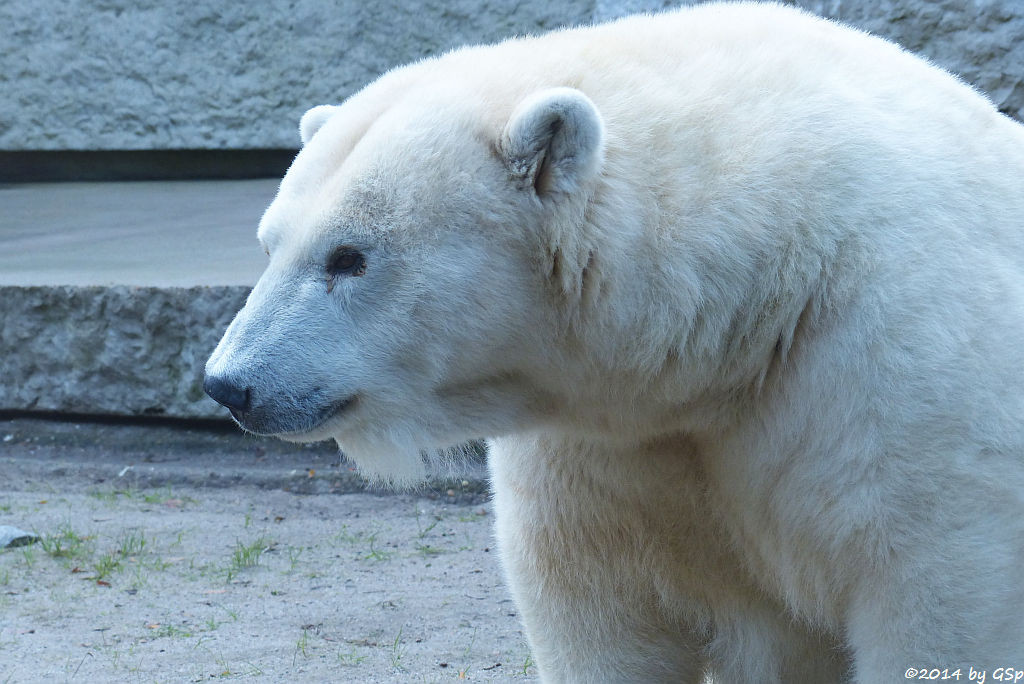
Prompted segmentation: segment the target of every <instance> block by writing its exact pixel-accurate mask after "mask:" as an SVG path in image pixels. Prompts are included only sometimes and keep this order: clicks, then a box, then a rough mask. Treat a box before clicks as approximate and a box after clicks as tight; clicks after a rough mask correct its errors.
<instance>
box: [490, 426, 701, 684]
mask: <svg viewBox="0 0 1024 684" xmlns="http://www.w3.org/2000/svg"><path fill="white" fill-rule="evenodd" d="M565 449H566V445H565V444H553V443H551V442H542V443H537V442H530V441H526V440H502V441H501V442H499V443H498V444H497V445H492V448H491V472H492V483H493V488H494V497H495V510H496V533H497V540H498V545H499V548H500V552H501V558H502V562H503V565H504V569H505V572H506V576H507V579H508V582H509V586H510V589H511V591H512V595H513V597H514V599H515V601H516V605H517V607H518V609H519V611H520V615H521V618H522V621H523V624H524V626H525V629H526V634H527V638H528V640H529V642H530V646H531V649H532V651H533V658H534V660H535V661H536V662H537V666H538V668H539V670H540V674H541V680H542V681H544V682H558V683H563V682H564V683H571V682H579V683H583V682H595V683H596V682H602V683H604V682H673V683H681V684H688V683H692V684H698V683H699V682H701V681H703V676H704V673H705V669H706V662H705V658H704V656H703V647H704V645H705V642H706V637H701V636H700V635H698V633H697V630H695V629H694V628H692V627H691V626H690V625H687V624H685V623H684V622H683V621H682V620H681V619H680V618H679V617H678V613H677V616H676V617H673V616H671V615H669V612H670V611H669V610H666V606H665V605H664V597H663V596H661V595H660V592H659V586H658V580H657V577H658V575H659V573H662V572H664V571H666V570H668V569H667V568H664V567H656V566H658V565H659V564H660V565H663V561H662V560H659V558H657V555H658V553H657V550H655V549H652V548H650V540H649V539H645V538H644V537H645V535H644V534H643V533H644V525H645V523H646V522H647V521H646V520H644V519H643V518H644V517H645V515H646V514H645V513H644V512H643V511H642V510H637V509H635V508H632V507H631V506H630V504H629V503H628V502H627V500H628V497H629V492H633V491H637V489H638V488H636V487H635V486H634V484H631V483H616V486H615V489H616V490H617V493H616V494H615V495H611V496H609V494H610V492H609V489H608V488H607V487H606V485H608V484H610V483H609V482H599V481H596V480H594V479H591V478H590V477H589V471H590V470H591V469H592V468H590V467H589V466H596V467H597V469H598V470H599V471H601V472H602V473H607V470H606V469H604V468H601V467H600V465H601V461H602V459H601V455H599V454H595V453H594V447H593V446H591V447H589V448H588V453H586V454H585V456H586V458H588V459H590V461H589V462H588V463H586V464H581V463H579V462H577V461H575V459H576V457H577V456H581V455H582V454H574V453H567V452H566V451H565ZM595 461H596V463H595ZM611 479H613V480H614V475H612V476H611ZM631 509H632V510H631ZM664 513H665V519H666V520H670V519H671V512H664Z"/></svg>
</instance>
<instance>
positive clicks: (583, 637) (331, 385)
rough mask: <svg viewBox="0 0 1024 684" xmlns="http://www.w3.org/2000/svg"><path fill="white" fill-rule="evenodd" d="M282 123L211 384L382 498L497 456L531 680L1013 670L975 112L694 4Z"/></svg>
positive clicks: (774, 28)
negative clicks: (391, 485) (326, 451)
mask: <svg viewBox="0 0 1024 684" xmlns="http://www.w3.org/2000/svg"><path fill="white" fill-rule="evenodd" d="M314 123H315V124H316V125H314ZM306 129H309V130H308V131H307V130H306ZM314 129H315V130H316V133H315V136H314V135H313V134H312V133H310V132H309V131H313V130H314ZM307 133H309V134H308V135H307ZM303 138H304V139H305V140H306V142H307V144H306V146H305V147H304V149H303V150H302V151H301V152H300V154H299V155H298V157H297V158H296V160H295V163H294V165H293V167H292V168H291V170H290V171H289V172H288V174H287V176H286V177H285V178H284V180H283V181H282V184H281V189H280V192H279V194H278V197H277V198H276V199H275V201H274V203H273V204H272V205H271V207H270V208H269V209H268V210H267V213H266V215H265V216H264V219H263V221H262V222H261V225H260V239H261V241H262V242H263V243H264V245H265V246H266V247H267V248H268V250H269V252H270V255H271V256H270V263H269V266H268V269H267V273H266V274H265V275H264V276H263V278H262V279H261V280H260V282H259V283H258V285H257V286H256V288H255V289H254V291H253V294H252V296H251V297H250V300H249V302H248V304H247V305H246V307H245V309H243V310H242V311H241V312H240V313H239V315H238V317H237V318H236V320H235V321H234V322H233V323H232V325H231V327H230V328H229V330H228V332H227V333H226V334H225V337H224V339H223V340H222V341H221V344H220V345H219V347H218V349H217V351H216V352H215V353H214V355H213V357H212V358H211V360H210V363H209V366H208V371H209V372H210V373H211V374H214V375H218V376H222V377H228V378H231V379H232V380H233V381H234V382H236V383H237V384H239V385H244V386H246V387H248V388H250V390H251V396H252V397H253V413H252V417H251V420H248V419H246V420H243V424H246V422H247V420H248V423H249V425H248V426H249V427H250V428H251V429H254V430H256V431H262V432H268V433H275V434H282V433H286V434H282V436H285V437H287V438H290V439H323V438H327V437H334V438H335V439H337V441H338V443H339V444H340V445H341V447H342V448H343V449H344V450H345V452H346V453H347V454H348V455H349V456H351V457H352V458H354V459H355V460H356V461H357V462H358V463H359V464H360V465H361V467H362V468H363V469H364V470H365V471H366V472H368V473H370V474H373V475H376V476H379V477H382V478H384V479H389V480H392V481H395V482H408V481H411V480H414V479H415V478H416V477H418V476H420V474H421V473H422V460H421V453H422V452H423V451H424V450H426V451H430V450H434V449H437V448H443V447H447V446H450V445H452V444H456V443H458V442H460V441H462V440H465V439H468V438H472V437H480V436H490V437H493V438H494V439H493V441H492V448H491V455H490V463H491V470H492V475H493V483H494V495H495V504H496V509H497V533H498V539H499V542H500V546H501V550H502V557H503V561H504V564H505V568H506V570H507V572H508V579H509V583H510V586H511V589H512V592H513V594H514V596H515V599H516V602H517V604H518V606H519V609H520V611H521V613H522V615H523V619H524V623H525V625H526V630H527V633H528V635H529V638H530V642H531V644H532V646H533V649H534V651H535V657H536V661H537V663H538V665H539V667H540V670H541V673H542V677H543V679H545V680H546V681H558V682H561V681H566V682H569V681H575V682H606V681H644V682H652V681H666V682H698V681H701V679H702V678H703V677H704V676H705V674H708V673H710V674H711V675H713V676H714V677H715V678H716V681H719V682H724V683H726V684H729V683H734V682H741V683H742V682H787V683H788V682H797V683H800V682H803V683H814V684H821V683H825V682H837V681H845V680H846V679H849V680H851V681H854V682H858V683H860V684H875V683H878V682H896V681H903V680H904V672H905V670H906V669H907V668H908V667H918V668H921V667H928V668H931V667H938V668H947V667H948V668H950V669H951V670H953V669H955V668H957V667H960V668H964V672H966V668H968V667H971V666H973V667H974V668H976V669H977V668H988V669H989V671H990V672H991V670H992V669H993V668H995V667H1000V666H1006V665H1015V666H1017V667H1018V668H1024V343H1022V340H1024V128H1022V127H1021V126H1020V125H1019V124H1017V123H1014V122H1012V121H1011V120H1009V119H1007V118H1005V117H1003V116H1001V115H1000V114H998V113H997V112H996V111H995V110H994V108H993V107H992V105H991V104H990V103H989V102H988V101H987V100H986V99H985V98H983V97H982V96H980V95H978V94H977V93H975V92H973V91H972V90H971V89H970V88H968V87H967V86H965V85H963V84H962V83H960V82H958V81H957V80H956V79H955V78H953V77H952V76H950V75H948V74H946V73H944V72H942V71H941V70H939V69H937V68H935V67H933V66H930V65H929V64H927V63H925V62H923V61H921V60H919V59H917V58H914V57H912V56H910V55H908V54H906V53H905V52H903V51H901V50H900V49H899V48H897V47H896V46H894V45H892V44H890V43H887V42H884V41H882V40H879V39H876V38H873V37H870V36H868V35H865V34H863V33H860V32H857V31H853V30H850V29H847V28H843V27H840V26H837V25H835V24H832V23H829V22H825V21H822V20H819V19H816V18H813V17H811V16H809V15H805V14H803V13H799V12H797V11H794V10H790V9H785V8H782V7H778V6H774V5H756V4H731V5H714V4H712V5H704V6H700V7H695V8H692V9H687V10H682V11H678V12H674V13H670V14H664V15H657V16H640V17H634V18H629V19H625V20H622V21H619V22H615V23H612V24H608V25H604V26H598V27H594V28H583V29H573V30H566V31H561V32H557V33H553V34H550V35H547V36H542V37H538V38H526V39H520V40H513V41H508V42H505V43H502V44H500V45H496V46H491V47H480V48H467V49H463V50H458V51H455V52H453V53H450V54H448V55H445V56H443V57H440V58H436V59H430V60H425V61H423V62H420V63H417V64H414V65H410V66H408V67H404V68H402V69H397V70H395V71H393V72H391V73H389V74H387V75H385V76H383V77H382V78H381V79H380V80H378V81H377V82H375V83H373V84H371V85H370V86H368V87H367V88H366V89H364V90H363V91H362V92H360V93H358V94H357V95H355V96H353V97H352V98H350V99H349V100H348V101H347V102H345V103H344V104H343V105H341V106H340V107H339V108H338V109H337V110H330V116H323V117H322V116H321V115H320V114H317V115H316V116H314V117H312V118H310V123H309V125H308V126H307V124H306V123H305V122H304V124H303ZM339 245H346V246H353V247H355V248H358V249H359V250H361V251H362V252H363V253H364V254H365V256H366V269H365V274H364V275H359V276H350V277H339V278H335V279H333V280H332V281H331V282H330V287H328V281H329V280H330V279H329V278H328V277H327V275H326V274H325V270H324V269H325V266H324V264H325V263H327V260H328V258H329V255H330V254H331V253H332V251H333V250H334V249H336V248H337V247H338V246H339ZM349 396H355V397H357V399H356V401H355V403H354V404H352V405H350V406H349V407H348V408H347V409H345V410H343V411H341V412H340V413H336V414H333V415H330V416H327V417H324V407H325V406H327V405H330V403H331V402H334V401H338V400H341V399H343V398H345V397H349ZM311 416H320V418H316V420H314V419H313V418H311ZM321 418H322V420H321ZM318 421H320V422H318ZM965 676H966V675H965Z"/></svg>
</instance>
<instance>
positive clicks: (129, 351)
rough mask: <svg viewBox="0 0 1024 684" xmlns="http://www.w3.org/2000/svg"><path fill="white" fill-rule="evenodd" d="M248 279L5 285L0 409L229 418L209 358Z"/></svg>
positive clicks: (1, 291) (0, 309)
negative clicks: (208, 387) (218, 399)
mask: <svg viewBox="0 0 1024 684" xmlns="http://www.w3.org/2000/svg"><path fill="white" fill-rule="evenodd" d="M248 291H249V288H247V287H202V286H200V287H189V288H178V287H173V288H156V287H130V286H125V285H118V286H113V287H75V286H70V285H66V286H55V287H14V286H8V287H0V320H3V321H4V324H3V326H2V327H0V349H2V350H4V352H3V360H4V361H3V365H4V372H3V373H0V410H21V411H26V410H28V411H53V412H64V413H86V414H112V415H138V416H173V417H184V418H225V415H224V411H223V409H222V408H221V407H220V406H218V405H217V404H216V403H214V402H213V400H211V399H210V398H209V397H207V396H206V395H205V394H204V393H203V390H202V378H203V366H204V365H205V363H206V359H207V357H208V356H209V354H210V352H211V351H213V348H214V347H215V346H216V344H217V341H218V340H219V339H220V336H221V333H223V331H224V329H225V328H226V327H227V325H228V323H229V322H230V320H231V317H232V316H233V315H234V314H235V312H236V311H238V309H240V308H241V307H242V305H243V303H244V302H245V297H246V296H247V295H248Z"/></svg>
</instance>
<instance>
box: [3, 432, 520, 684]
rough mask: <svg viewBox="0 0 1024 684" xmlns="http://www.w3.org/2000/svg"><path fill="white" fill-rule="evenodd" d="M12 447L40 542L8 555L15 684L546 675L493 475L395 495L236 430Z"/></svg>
mask: <svg viewBox="0 0 1024 684" xmlns="http://www.w3.org/2000/svg"><path fill="white" fill-rule="evenodd" d="M0 440H2V441H0V473H3V479H2V481H0V525H13V526H16V527H19V528H22V529H25V530H28V531H31V532H34V533H35V534H37V535H39V537H40V538H41V539H40V541H39V542H38V543H36V544H33V545H30V546H24V547H20V548H14V549H7V550H2V551H0V682H40V681H47V682H53V681H74V682H136V681H137V682H186V681H187V682H199V681H208V680H218V679H245V680H249V679H252V680H262V681H301V682H443V681H451V680H468V681H491V680H523V681H534V680H535V678H536V668H535V667H533V665H532V661H531V660H530V656H529V650H528V648H527V645H526V642H525V639H524V637H523V634H522V631H521V628H520V625H519V622H518V617H517V616H516V609H515V606H514V604H513V603H512V601H511V600H510V598H509V595H508V592H507V590H506V589H505V587H504V584H503V581H502V577H501V573H500V570H499V567H498V559H497V557H496V552H495V549H494V544H493V538H492V518H493V516H492V513H491V508H490V505H489V504H488V503H487V502H486V497H485V496H482V495H481V487H482V486H483V485H482V482H481V480H482V478H481V477H479V475H480V472H479V469H474V468H473V467H468V468H467V469H466V474H465V475H464V478H465V479H459V478H456V479H454V480H450V481H449V480H444V481H439V482H435V483H434V486H433V487H429V488H425V489H424V490H422V491H421V492H420V493H419V494H418V495H408V494H404V495H395V494H388V495H382V494H379V493H376V494H375V493H372V492H365V491H363V492H360V491H354V490H358V489H359V488H360V486H361V483H360V481H359V480H358V476H356V475H355V474H354V473H352V472H351V470H350V469H349V468H348V467H347V465H346V463H345V462H344V460H343V459H340V458H339V457H338V455H337V454H336V452H334V451H333V450H332V449H330V448H329V447H327V446H317V447H313V448H306V449H303V448H296V447H293V446H289V445H278V443H274V442H261V441H255V440H252V439H250V438H242V437H240V436H238V435H236V434H234V433H232V432H230V431H227V432H224V431H206V430H193V429H181V428H164V427H160V428H152V427H124V426H118V425H82V424H71V423H52V422H48V421H35V420H24V419H22V420H7V421H0ZM203 473H205V476H204V475H203ZM213 474H219V476H218V477H212V475H213ZM285 489H289V490H291V491H285ZM302 492H305V493H302ZM331 492H336V493H331ZM337 492H344V493H340V494H339V493H337Z"/></svg>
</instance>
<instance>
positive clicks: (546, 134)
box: [499, 88, 604, 197]
mask: <svg viewBox="0 0 1024 684" xmlns="http://www.w3.org/2000/svg"><path fill="white" fill-rule="evenodd" d="M499 149H500V150H501V154H502V155H503V156H504V160H505V164H506V166H507V167H508V169H509V171H510V173H511V174H512V178H513V180H514V181H515V183H516V185H517V186H518V187H519V188H520V189H526V188H533V189H534V191H535V192H536V193H537V194H538V195H539V196H541V197H544V196H546V195H550V194H552V193H566V194H569V193H573V192H575V191H577V190H578V189H579V188H580V187H581V186H582V185H583V184H584V183H585V182H586V181H587V180H588V179H590V178H591V177H593V176H594V175H596V174H597V172H598V171H599V170H600V167H601V162H602V159H603V152H604V124H603V123H602V121H601V115H600V114H599V113H598V111H597V107H595V106H594V103H593V102H591V101H590V98H589V97H587V96H586V95H584V94H583V93H581V92H580V91H578V90H576V89H574V88H550V89H548V90H541V91H539V92H537V93H534V94H533V95H531V96H529V97H527V98H526V99H525V100H523V101H522V102H521V103H520V104H519V106H518V107H516V109H515V111H514V112H513V113H512V117H511V118H510V119H509V121H508V123H507V124H506V125H505V130H504V132H503V133H502V136H501V142H500V146H499Z"/></svg>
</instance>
